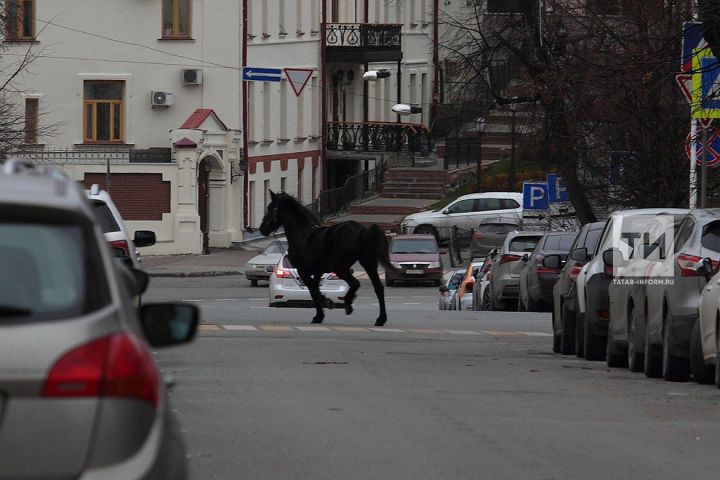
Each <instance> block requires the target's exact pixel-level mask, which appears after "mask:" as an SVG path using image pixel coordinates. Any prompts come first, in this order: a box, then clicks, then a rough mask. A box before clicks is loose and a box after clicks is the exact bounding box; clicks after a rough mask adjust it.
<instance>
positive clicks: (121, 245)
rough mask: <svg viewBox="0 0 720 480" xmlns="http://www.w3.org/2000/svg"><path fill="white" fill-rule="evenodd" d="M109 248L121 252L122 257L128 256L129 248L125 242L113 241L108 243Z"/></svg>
mask: <svg viewBox="0 0 720 480" xmlns="http://www.w3.org/2000/svg"><path fill="white" fill-rule="evenodd" d="M110 246H111V247H112V248H117V249H120V250H122V252H123V255H125V256H126V257H129V256H130V246H129V245H128V243H127V242H126V241H125V240H115V241H114V242H110Z"/></svg>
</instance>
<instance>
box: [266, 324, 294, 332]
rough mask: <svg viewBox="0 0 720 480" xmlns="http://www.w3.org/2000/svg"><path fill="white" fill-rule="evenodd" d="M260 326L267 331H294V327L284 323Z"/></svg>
mask: <svg viewBox="0 0 720 480" xmlns="http://www.w3.org/2000/svg"><path fill="white" fill-rule="evenodd" d="M260 328H262V329H263V330H265V331H266V332H292V327H286V326H283V325H260Z"/></svg>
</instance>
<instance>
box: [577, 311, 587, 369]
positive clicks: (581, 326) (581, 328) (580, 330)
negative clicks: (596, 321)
mask: <svg viewBox="0 0 720 480" xmlns="http://www.w3.org/2000/svg"><path fill="white" fill-rule="evenodd" d="M584 317H585V316H584V315H583V314H581V313H576V314H575V356H576V357H578V358H585V344H584V343H583V341H584V339H585V338H584V337H585V335H584V332H585V319H584Z"/></svg>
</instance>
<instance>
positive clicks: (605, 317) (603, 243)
mask: <svg viewBox="0 0 720 480" xmlns="http://www.w3.org/2000/svg"><path fill="white" fill-rule="evenodd" d="M683 213H685V210H683V209H677V208H668V209H662V208H645V209H636V210H622V211H618V212H614V213H612V214H611V215H610V217H609V218H608V221H607V223H606V224H605V228H604V229H603V233H602V235H601V237H600V241H599V242H598V246H597V251H596V252H595V254H594V255H593V258H592V259H590V260H589V261H588V263H587V264H585V266H583V268H582V269H581V270H580V274H579V275H578V280H577V284H578V310H579V311H580V312H581V313H582V318H583V327H582V328H583V353H584V356H585V358H586V359H587V360H605V358H606V350H607V348H608V345H614V340H612V338H611V339H610V340H608V323H609V319H610V313H609V307H610V305H609V304H610V300H609V296H608V287H609V285H610V282H611V281H612V278H613V277H612V275H613V267H612V265H609V264H608V263H607V262H606V261H607V260H610V259H611V258H612V257H614V256H615V255H616V253H618V254H621V255H624V256H625V258H629V256H628V252H629V251H630V248H631V246H630V244H629V243H628V242H629V240H628V238H626V237H623V235H624V234H627V233H629V234H632V235H640V233H639V232H641V231H642V229H643V228H644V227H645V225H646V224H647V223H648V222H649V221H650V220H651V218H652V216H655V215H662V214H669V215H681V214H683ZM629 238H634V237H632V236H631V237H629ZM606 252H607V253H606ZM611 261H612V260H611ZM608 342H610V343H608ZM613 355H615V352H613Z"/></svg>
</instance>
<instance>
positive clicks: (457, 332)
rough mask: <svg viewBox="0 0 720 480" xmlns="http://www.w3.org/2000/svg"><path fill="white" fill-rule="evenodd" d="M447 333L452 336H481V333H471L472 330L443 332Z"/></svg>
mask: <svg viewBox="0 0 720 480" xmlns="http://www.w3.org/2000/svg"><path fill="white" fill-rule="evenodd" d="M443 331H444V332H447V333H452V334H453V335H482V333H481V332H473V331H472V330H443Z"/></svg>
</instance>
